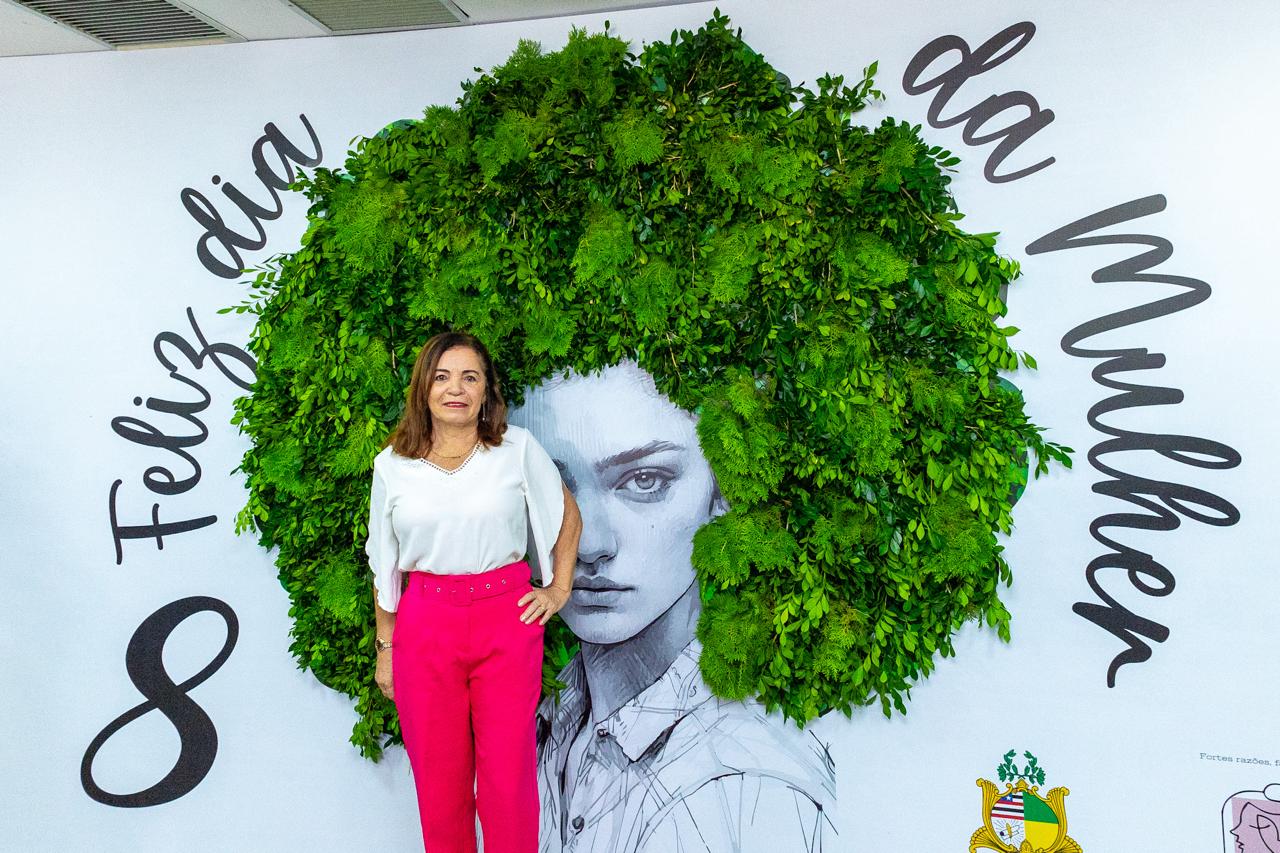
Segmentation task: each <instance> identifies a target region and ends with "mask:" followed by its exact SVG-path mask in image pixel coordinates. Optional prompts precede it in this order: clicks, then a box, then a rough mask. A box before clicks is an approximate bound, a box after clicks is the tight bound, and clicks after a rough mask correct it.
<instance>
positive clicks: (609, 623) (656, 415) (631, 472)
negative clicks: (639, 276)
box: [510, 363, 719, 643]
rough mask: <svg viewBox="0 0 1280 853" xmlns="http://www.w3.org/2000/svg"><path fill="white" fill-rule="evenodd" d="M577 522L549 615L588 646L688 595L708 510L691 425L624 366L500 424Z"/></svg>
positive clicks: (708, 478) (712, 506)
mask: <svg viewBox="0 0 1280 853" xmlns="http://www.w3.org/2000/svg"><path fill="white" fill-rule="evenodd" d="M510 420H511V422H512V423H515V424H518V425H520V426H523V427H525V428H526V429H528V430H529V431H530V432H531V433H533V435H534V437H535V438H536V439H537V440H538V441H539V443H541V444H542V446H543V447H544V448H545V449H546V451H547V452H548V453H549V454H550V455H551V458H552V459H554V460H555V462H556V465H557V466H559V468H560V473H561V476H563V477H564V481H565V484H566V485H567V486H568V487H569V489H570V491H572V492H573V496H574V498H576V499H577V502H578V507H579V508H580V509H581V511H582V525H583V527H582V538H581V540H580V542H579V546H578V565H577V567H576V569H575V571H574V582H573V587H574V588H573V595H572V596H571V597H570V599H569V603H568V604H566V605H565V607H564V609H563V610H561V611H560V615H561V616H562V617H563V618H564V620H565V622H567V623H568V625H569V627H570V629H572V630H573V632H574V633H575V634H577V635H578V637H580V638H581V639H583V640H585V641H587V642H591V643H618V642H622V641H624V640H627V639H630V638H631V637H633V636H635V635H636V633H638V632H639V631H640V630H641V629H642V628H644V627H645V626H646V625H648V624H649V623H651V622H653V620H654V619H656V618H657V617H658V616H660V615H661V614H662V613H663V612H664V611H665V610H666V609H667V608H669V607H670V606H671V605H672V604H674V603H675V601H676V599H678V598H679V597H680V596H681V595H682V594H683V593H684V592H685V591H686V590H687V589H688V588H689V585H690V584H692V583H693V580H694V574H693V566H692V565H691V563H690V555H691V554H692V551H693V534H694V531H696V530H697V529H698V528H699V527H701V526H702V525H703V524H705V523H706V522H707V521H708V520H710V518H711V517H712V515H713V514H717V513H718V512H719V499H718V497H717V491H716V488H715V480H714V478H713V477H712V474H711V468H710V466H708V465H707V461H706V459H704V458H703V456H702V450H701V449H700V448H699V446H698V436H697V432H696V431H695V421H694V418H693V416H692V415H690V414H689V413H688V412H685V411H683V410H681V409H678V408H676V406H675V405H673V404H672V403H671V401H669V400H668V399H667V398H666V397H664V396H662V395H661V394H660V393H658V390H657V388H656V387H655V386H654V384H653V379H652V378H651V377H650V376H649V374H648V373H646V372H645V371H643V370H641V369H640V368H639V367H638V366H636V365H635V364H634V363H623V364H620V365H617V366H615V367H610V368H607V369H606V370H604V371H603V372H601V373H597V374H593V375H590V376H581V375H579V374H576V373H571V374H569V375H568V376H567V377H557V378H555V379H550V380H548V381H547V382H545V383H543V384H542V385H539V386H538V387H537V388H533V389H530V390H529V391H528V392H527V393H526V394H525V402H524V405H523V406H521V407H520V408H518V409H515V410H513V411H512V412H511V415H510Z"/></svg>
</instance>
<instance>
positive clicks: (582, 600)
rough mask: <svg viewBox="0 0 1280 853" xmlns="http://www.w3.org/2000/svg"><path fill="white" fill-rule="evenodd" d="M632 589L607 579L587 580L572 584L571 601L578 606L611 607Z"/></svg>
mask: <svg viewBox="0 0 1280 853" xmlns="http://www.w3.org/2000/svg"><path fill="white" fill-rule="evenodd" d="M632 589H634V587H630V586H621V585H619V584H614V583H610V582H608V581H600V580H595V581H587V582H585V583H576V584H574V585H573V603H574V604H576V605H578V606H579V607H612V606H613V605H615V604H617V603H618V601H620V600H621V599H622V597H623V595H624V594H625V593H627V592H628V591H630V590H632Z"/></svg>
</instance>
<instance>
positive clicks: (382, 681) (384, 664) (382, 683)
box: [373, 649, 396, 702]
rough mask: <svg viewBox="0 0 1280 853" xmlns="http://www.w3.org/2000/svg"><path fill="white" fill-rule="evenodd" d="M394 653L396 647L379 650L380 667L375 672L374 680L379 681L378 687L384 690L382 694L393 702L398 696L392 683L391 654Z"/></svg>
mask: <svg viewBox="0 0 1280 853" xmlns="http://www.w3.org/2000/svg"><path fill="white" fill-rule="evenodd" d="M394 653H395V650H394V649H387V650H386V651H384V652H378V668H377V670H376V671H375V672H374V674H373V680H374V681H375V682H377V684H378V689H379V690H381V691H382V695H383V696H386V697H387V698H388V699H390V700H391V701H393V702H394V701H395V698H396V697H395V689H394V687H393V686H392V684H391V655H392V654H394Z"/></svg>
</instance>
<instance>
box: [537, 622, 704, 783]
mask: <svg viewBox="0 0 1280 853" xmlns="http://www.w3.org/2000/svg"><path fill="white" fill-rule="evenodd" d="M701 654H702V644H701V643H700V642H698V640H697V638H696V637H695V638H694V639H693V640H691V641H690V643H689V645H687V646H685V647H684V649H682V650H681V652H680V654H678V655H676V659H675V660H674V661H672V662H671V665H670V666H669V667H667V670H666V671H665V672H664V673H662V675H660V676H659V677H658V680H657V681H655V682H653V683H652V684H650V685H649V686H648V687H646V688H645V689H644V690H642V691H640V693H639V694H638V695H636V696H635V697H634V698H632V699H631V700H630V701H628V702H627V703H626V704H624V705H623V706H622V707H621V708H619V709H618V710H617V711H614V712H613V713H612V714H610V715H609V717H607V718H606V719H604V720H601V721H600V722H599V723H597V724H596V731H597V732H600V731H601V730H603V732H604V734H605V735H612V736H613V738H614V739H615V740H616V741H617V742H618V746H620V747H622V751H623V752H624V753H626V755H627V758H629V759H631V760H632V761H635V760H636V759H638V758H639V757H640V756H641V755H643V754H644V753H645V751H646V750H648V749H649V747H650V746H652V745H653V744H654V742H655V741H657V740H658V738H659V737H661V735H662V734H663V732H666V731H667V730H669V729H670V728H671V727H672V726H674V725H675V724H676V723H678V722H680V720H681V719H682V718H683V717H684V716H685V715H687V714H688V713H689V712H690V711H692V710H693V709H694V708H696V707H697V706H698V705H699V704H701V703H702V702H705V701H707V700H708V699H711V698H712V695H711V691H710V690H709V689H708V688H707V685H706V684H705V683H704V682H703V680H702V674H701V672H700V671H699V669H698V657H699V655H701ZM557 677H558V678H559V680H560V681H562V682H564V684H565V686H564V687H563V688H562V689H561V691H560V702H559V704H556V703H555V701H554V700H552V699H550V698H548V699H546V700H544V701H543V703H542V704H541V705H540V706H539V708H538V717H539V720H540V721H541V723H542V724H543V725H544V726H550V728H551V732H550V740H551V741H552V743H554V744H555V745H557V746H559V745H560V744H561V743H562V742H564V741H565V740H566V739H567V738H571V737H572V736H573V735H574V734H575V733H576V732H577V731H579V730H580V729H581V727H582V726H583V725H585V724H586V722H587V720H586V717H587V712H588V711H589V710H590V704H591V700H590V696H589V694H588V692H587V683H586V672H585V670H584V668H583V664H582V655H577V656H575V657H574V659H573V660H571V661H570V662H569V664H568V665H567V666H565V668H564V669H563V670H561V671H560V674H559V676H557ZM602 736H603V735H602Z"/></svg>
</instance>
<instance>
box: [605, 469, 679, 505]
mask: <svg viewBox="0 0 1280 853" xmlns="http://www.w3.org/2000/svg"><path fill="white" fill-rule="evenodd" d="M674 479H675V475H674V474H673V473H672V472H670V471H666V470H663V469H661V468H636V469H634V470H632V471H628V472H627V473H626V474H624V475H623V476H622V479H620V480H619V481H618V485H617V486H615V487H614V488H615V489H616V490H617V491H618V492H619V493H620V494H621V495H622V496H623V497H625V498H627V499H628V500H632V501H637V502H641V503H652V502H654V501H660V500H662V499H663V497H665V496H666V493H667V490H668V489H669V488H671V482H672V480H674Z"/></svg>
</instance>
